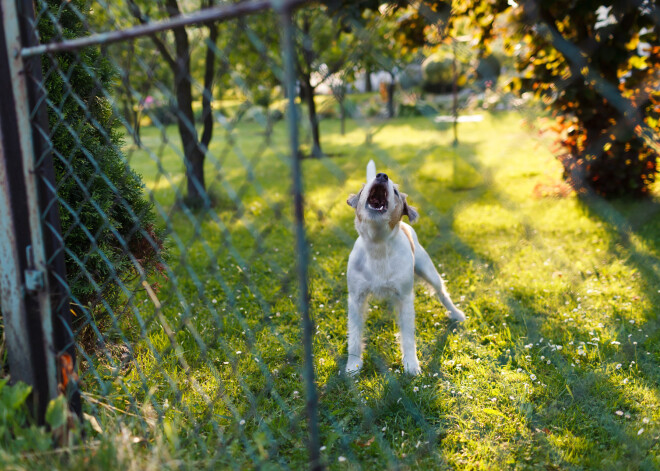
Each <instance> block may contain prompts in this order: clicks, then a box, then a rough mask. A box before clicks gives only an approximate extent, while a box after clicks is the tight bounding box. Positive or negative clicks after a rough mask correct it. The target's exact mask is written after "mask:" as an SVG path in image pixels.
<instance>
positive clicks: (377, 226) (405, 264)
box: [346, 161, 465, 375]
mask: <svg viewBox="0 0 660 471" xmlns="http://www.w3.org/2000/svg"><path fill="white" fill-rule="evenodd" d="M374 186H379V187H380V188H379V189H378V190H376V189H375V188H374ZM372 188H374V191H376V192H377V191H380V196H376V197H374V196H371V198H380V200H379V199H371V201H372V203H374V202H375V203H374V204H375V207H374V204H371V205H370V204H369V200H370V193H371V190H372ZM383 189H386V190H387V191H386V193H385V192H383V191H382V190H383ZM406 196H407V195H406V194H404V193H399V192H398V187H397V185H395V184H394V183H393V182H392V180H390V179H389V178H388V177H387V175H385V174H378V176H377V174H376V166H375V164H374V162H373V161H370V162H369V164H368V165H367V182H366V183H365V185H364V186H363V187H362V190H361V191H360V193H359V194H357V195H351V196H349V198H348V200H347V203H348V204H349V205H350V206H351V207H353V208H355V228H356V229H357V231H358V234H359V237H358V239H357V240H356V241H355V245H354V247H353V250H352V251H351V255H350V256H349V258H348V270H347V272H346V274H347V279H348V362H347V364H346V372H347V373H349V374H355V373H357V372H358V371H359V370H360V368H361V367H362V351H363V348H364V346H363V342H362V332H363V328H364V318H365V311H366V305H367V299H368V298H369V296H374V297H376V298H380V299H387V300H389V301H390V302H391V304H392V305H393V306H394V308H395V309H396V311H397V312H398V314H399V319H398V321H399V329H400V331H401V351H402V354H403V368H404V371H406V372H407V373H409V374H413V375H416V374H418V373H420V372H421V369H420V367H419V361H418V359H417V349H416V346H415V308H414V305H413V302H414V290H413V284H414V278H415V275H417V276H418V277H419V278H421V279H423V280H424V281H426V282H427V283H428V284H429V285H430V286H431V287H432V288H433V290H434V291H435V293H436V295H437V297H438V299H439V300H440V301H441V302H442V304H443V305H444V306H445V307H446V308H447V309H448V311H449V312H448V315H449V317H450V318H451V319H454V320H457V321H463V320H465V314H463V312H462V311H461V310H460V309H458V308H457V307H456V306H454V303H452V301H451V299H450V297H449V294H448V293H447V290H446V289H445V285H444V283H443V281H442V278H441V277H440V275H438V272H437V271H436V269H435V267H434V266H433V262H432V261H431V258H430V257H429V255H428V254H427V253H426V250H424V247H422V246H421V245H420V243H419V240H417V234H416V233H415V230H414V229H413V228H412V227H410V225H408V224H406V223H405V222H403V221H401V218H402V217H403V216H404V215H405V216H408V219H409V221H410V222H411V223H412V222H414V220H415V219H416V218H417V211H416V210H415V208H413V207H411V206H408V203H407V202H406ZM384 197H386V200H387V204H386V205H385V204H384V202H383V204H380V203H378V201H383V198H384ZM385 206H386V207H385Z"/></svg>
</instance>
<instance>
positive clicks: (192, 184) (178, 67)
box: [129, 0, 218, 206]
mask: <svg viewBox="0 0 660 471" xmlns="http://www.w3.org/2000/svg"><path fill="white" fill-rule="evenodd" d="M157 5H158V9H159V10H160V11H159V14H160V15H165V16H166V17H169V18H176V17H177V16H180V15H181V8H180V7H179V3H178V1H177V0H164V2H163V3H161V2H158V3H157ZM212 5H213V0H202V7H209V6H212ZM147 7H148V8H149V7H150V5H147ZM129 9H130V11H131V13H132V14H133V16H134V17H135V18H136V19H137V20H138V21H139V22H140V23H147V22H148V21H149V19H150V18H149V16H148V15H146V14H145V13H143V11H142V8H141V7H140V5H138V4H137V2H136V1H135V0H129ZM207 29H208V36H207V38H206V56H205V66H204V77H203V87H204V90H203V92H202V132H201V134H200V133H198V132H197V128H196V126H195V116H194V113H193V106H192V105H193V92H192V84H193V78H192V70H191V65H190V59H191V49H190V41H189V39H188V32H187V31H186V28H185V27H180V28H175V29H173V30H172V34H173V37H174V54H172V53H171V52H170V47H168V44H167V40H166V39H165V37H164V36H158V35H152V36H151V40H152V41H153V43H154V45H155V46H156V48H157V49H158V52H159V53H160V54H161V56H162V58H163V59H164V60H165V62H166V63H167V65H168V67H169V68H170V70H171V71H172V74H173V76H174V96H175V98H176V118H177V127H178V130H179V135H180V136H181V145H182V147H183V154H184V159H185V166H186V182H187V203H188V204H190V205H193V206H198V205H201V204H202V203H203V202H204V201H205V200H206V182H205V178H204V161H205V158H206V154H207V152H208V146H209V143H210V142H211V138H212V136H213V113H212V100H213V80H214V76H215V63H216V54H215V51H216V49H217V44H216V43H217V39H218V24H217V23H215V22H214V23H211V24H209V25H208V26H207Z"/></svg>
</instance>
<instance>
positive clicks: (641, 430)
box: [637, 427, 644, 435]
mask: <svg viewBox="0 0 660 471" xmlns="http://www.w3.org/2000/svg"><path fill="white" fill-rule="evenodd" d="M642 432H644V427H642V428H640V429H639V432H637V435H641V434H642Z"/></svg>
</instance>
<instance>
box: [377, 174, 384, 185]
mask: <svg viewBox="0 0 660 471" xmlns="http://www.w3.org/2000/svg"><path fill="white" fill-rule="evenodd" d="M376 181H377V182H380V183H383V182H386V181H387V174H386V173H379V174H378V175H376Z"/></svg>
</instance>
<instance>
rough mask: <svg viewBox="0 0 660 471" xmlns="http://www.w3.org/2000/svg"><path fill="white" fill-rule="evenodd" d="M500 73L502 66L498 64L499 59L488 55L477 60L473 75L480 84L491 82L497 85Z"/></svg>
mask: <svg viewBox="0 0 660 471" xmlns="http://www.w3.org/2000/svg"><path fill="white" fill-rule="evenodd" d="M501 71H502V65H501V64H500V61H499V59H498V58H497V57H495V56H494V55H493V54H490V55H487V56H484V57H482V58H480V59H479V61H478V62H477V68H476V70H475V73H476V75H477V80H478V81H479V82H480V83H481V84H485V83H486V82H492V83H493V84H495V83H497V79H498V78H499V76H500V73H501Z"/></svg>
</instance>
